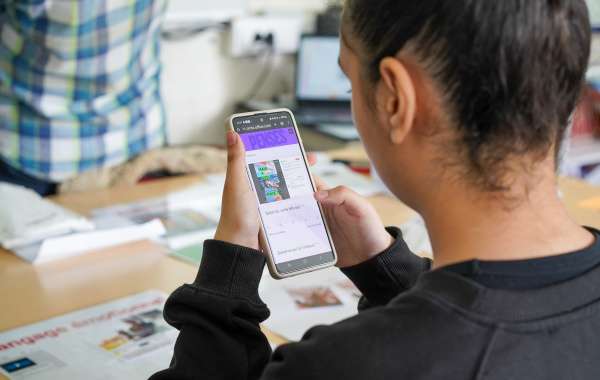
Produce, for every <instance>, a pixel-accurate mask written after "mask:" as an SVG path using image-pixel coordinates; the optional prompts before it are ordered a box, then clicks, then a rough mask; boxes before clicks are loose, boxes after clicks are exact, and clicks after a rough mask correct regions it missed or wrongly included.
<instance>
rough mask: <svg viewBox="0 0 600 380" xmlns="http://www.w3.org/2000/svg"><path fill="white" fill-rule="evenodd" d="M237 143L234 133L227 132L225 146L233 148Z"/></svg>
mask: <svg viewBox="0 0 600 380" xmlns="http://www.w3.org/2000/svg"><path fill="white" fill-rule="evenodd" d="M236 143H237V135H236V134H235V133H234V132H231V131H229V132H227V146H234V145H235V144H236Z"/></svg>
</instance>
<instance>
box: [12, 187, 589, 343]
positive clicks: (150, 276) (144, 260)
mask: <svg viewBox="0 0 600 380" xmlns="http://www.w3.org/2000/svg"><path fill="white" fill-rule="evenodd" d="M199 180H200V179H199V178H197V177H182V178H176V179H169V180H162V181H157V182H153V183H149V184H144V185H138V186H134V187H130V188H119V189H113V190H109V191H101V192H91V193H82V194H75V195H70V196H68V197H57V198H55V199H54V200H55V201H56V202H57V203H59V204H61V205H63V206H66V207H69V208H71V209H73V210H75V211H78V212H80V213H83V214H87V213H89V211H90V210H92V209H94V208H97V207H105V206H109V205H111V204H116V203H123V202H132V201H135V200H140V199H147V198H152V197H157V196H160V195H163V194H165V193H167V192H172V191H177V190H180V189H182V188H184V187H187V186H190V185H193V184H194V183H196V182H197V181H199ZM561 188H562V189H563V192H564V197H565V201H566V203H567V205H568V207H569V209H570V211H571V213H572V214H573V216H574V217H575V218H576V219H577V221H578V222H579V223H581V224H585V225H588V226H593V227H597V228H600V212H598V211H593V210H585V209H581V208H579V207H578V204H579V203H580V201H581V200H584V199H588V198H592V197H597V196H600V188H594V187H591V186H588V185H586V184H584V183H582V182H579V181H576V180H571V179H564V180H562V181H561ZM371 201H372V203H373V205H374V206H375V208H376V209H377V210H378V212H379V213H380V215H381V216H382V218H383V220H384V222H385V224H386V225H399V224H402V223H404V222H405V221H406V220H408V219H409V218H410V217H411V216H412V215H414V212H413V211H411V210H409V209H408V208H407V207H406V206H403V205H402V204H400V203H399V202H397V201H395V200H393V199H391V198H388V197H384V196H380V197H375V198H372V199H371ZM196 271H197V268H195V267H194V266H192V265H190V264H187V263H184V262H181V261H178V260H176V259H173V258H170V257H168V256H167V255H166V252H165V251H164V250H163V249H162V248H160V247H158V246H156V245H154V244H151V243H147V242H139V243H133V244H128V245H125V246H122V247H119V248H116V249H110V250H107V251H104V252H96V253H90V254H87V255H84V256H80V257H75V258H70V259H66V260H63V261H59V262H55V263H49V264H45V265H40V266H32V265H29V264H27V263H25V262H23V261H21V260H20V259H18V258H16V257H15V256H13V255H12V254H10V253H8V252H5V251H0V294H2V297H0V331H4V330H8V329H12V328H16V327H19V326H23V325H27V324H30V323H34V322H38V321H41V320H44V319H48V318H51V317H56V316H59V315H62V314H65V313H69V312H72V311H75V310H78V309H82V308H86V307H90V306H93V305H97V304H100V303H104V302H107V301H111V300H114V299H116V298H121V297H124V296H128V295H132V294H135V293H138V292H141V291H144V290H148V289H157V290H161V291H164V292H166V293H171V292H172V291H173V290H175V289H176V288H177V287H179V286H180V285H182V284H183V283H186V282H191V281H193V280H194V278H195V276H196ZM267 335H268V336H269V339H270V340H271V341H272V342H274V343H282V342H284V340H283V339H281V338H279V337H277V336H276V335H274V334H270V333H267Z"/></svg>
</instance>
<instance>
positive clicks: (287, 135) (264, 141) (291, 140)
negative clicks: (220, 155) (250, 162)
mask: <svg viewBox="0 0 600 380" xmlns="http://www.w3.org/2000/svg"><path fill="white" fill-rule="evenodd" d="M240 137H241V138H242V141H243V142H244V146H245V147H246V150H247V151H252V150H259V149H267V148H275V147H278V146H284V145H293V144H298V137H296V132H295V131H294V128H282V129H271V130H268V131H262V132H250V133H241V134H240Z"/></svg>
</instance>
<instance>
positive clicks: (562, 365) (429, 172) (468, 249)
mask: <svg viewBox="0 0 600 380" xmlns="http://www.w3.org/2000/svg"><path fill="white" fill-rule="evenodd" d="M343 20H344V21H343V27H342V30H341V36H342V38H341V40H342V43H341V45H342V46H341V56H340V65H341V67H342V69H343V71H344V72H345V73H346V75H347V76H348V77H349V78H350V81H351V82H352V87H353V110H354V117H355V122H356V126H357V128H358V130H359V132H360V134H361V137H362V139H363V141H364V145H365V148H366V150H367V152H368V153H369V156H370V158H371V160H372V161H373V164H374V165H375V167H376V168H377V170H378V172H379V173H380V174H381V176H382V178H383V180H384V181H385V183H386V184H387V185H388V187H389V188H390V190H391V191H392V192H393V193H394V194H395V195H396V196H397V197H398V198H399V199H400V200H401V201H403V202H405V203H406V204H407V205H409V206H411V207H412V208H414V209H415V210H417V211H418V212H419V213H420V214H421V215H422V216H423V217H424V219H425V221H426V223H427V228H428V230H429V233H430V236H431V240H432V245H433V249H434V257H435V261H434V262H433V263H432V262H430V261H429V260H426V259H421V258H419V257H417V256H415V255H413V254H412V253H411V252H409V250H408V249H407V247H406V245H405V244H404V243H403V241H402V236H401V234H400V232H399V231H398V230H397V229H394V228H389V229H387V230H386V229H385V228H384V227H383V225H382V223H381V221H380V220H379V218H378V217H377V214H376V213H375V212H374V210H373V209H372V208H371V206H369V204H368V203H367V202H366V201H365V200H364V199H362V198H360V197H359V196H358V195H356V194H354V193H353V192H351V191H350V190H348V189H344V188H336V189H329V190H326V189H323V188H322V189H321V190H320V191H319V192H318V193H317V194H316V195H315V196H316V198H317V199H318V200H319V201H320V202H321V203H322V205H323V207H324V208H325V211H326V214H327V217H328V220H329V224H330V226H331V227H332V233H333V235H334V241H335V245H336V247H337V250H338V252H339V256H340V260H339V266H340V268H341V270H342V271H343V272H344V273H345V274H346V275H347V276H348V277H349V278H350V279H351V280H352V281H353V282H354V283H355V284H356V285H357V286H358V287H359V288H360V290H361V291H362V292H363V294H364V300H363V301H362V302H361V311H362V312H361V313H360V314H359V315H358V316H356V317H354V318H351V319H349V320H347V321H344V322H341V323H338V324H336V325H333V326H328V327H317V328H314V329H312V330H311V331H309V332H308V333H307V334H306V335H305V337H304V339H303V340H302V341H301V342H299V343H296V344H290V345H286V346H283V347H280V348H279V349H277V350H276V351H275V353H274V354H273V355H271V350H270V348H269V345H268V343H267V340H266V339H265V337H264V335H263V334H262V333H261V331H260V328H259V323H260V322H261V321H263V320H265V319H266V318H267V317H268V315H269V311H268V309H267V306H266V305H264V304H263V303H262V302H261V300H260V298H259V297H258V294H257V286H258V283H259V281H260V276H261V274H262V271H263V267H264V259H263V257H262V256H261V253H260V252H259V251H258V249H259V242H258V232H259V222H258V215H257V211H256V207H255V200H254V195H253V194H252V193H251V191H250V190H249V188H248V185H247V180H246V178H245V174H244V165H245V164H244V149H243V146H242V145H243V144H242V143H241V142H240V139H239V137H238V136H237V135H235V134H232V133H230V134H229V135H228V145H229V168H228V173H227V184H226V188H225V194H224V199H223V200H224V201H223V214H222V219H221V222H220V225H219V228H218V232H217V234H216V237H215V240H212V241H207V242H206V243H205V253H204V258H203V261H202V265H201V267H200V272H199V275H198V277H197V279H196V281H195V282H194V284H192V285H186V286H184V287H182V288H180V289H179V290H177V291H176V292H175V293H174V294H173V295H172V296H171V298H170V300H169V301H168V303H167V306H166V310H165V316H166V318H167V321H168V322H169V323H171V324H172V325H173V326H175V327H177V328H178V329H180V331H181V334H180V337H179V340H178V342H177V346H176V349H175V356H174V358H173V362H172V365H171V367H170V368H169V369H167V370H165V371H163V372H161V373H159V374H157V375H155V377H154V379H192V378H202V379H281V380H283V379H286V380H289V379H411V380H412V379H483V378H485V379H528V380H535V379H540V380H541V379H544V380H548V379H597V378H600V363H598V360H597V358H598V355H600V333H599V332H598V331H600V318H599V317H600V302H599V299H600V298H599V296H598V292H597V289H599V288H600V266H599V265H600V243H599V242H598V235H599V234H600V232H598V231H595V230H592V229H586V228H583V227H581V226H579V225H577V224H576V223H575V222H574V221H573V220H572V219H571V218H570V217H569V216H568V215H567V212H566V210H565V207H564V206H563V204H562V202H561V201H560V199H559V197H558V195H557V194H558V189H557V181H556V175H555V172H556V161H557V160H556V156H557V152H558V150H559V148H560V145H561V139H562V137H563V135H564V133H565V130H566V129H567V126H568V124H569V119H570V115H571V114H572V112H573V109H574V107H575V105H576V103H577V100H578V97H579V95H580V92H581V89H582V84H583V82H584V77H585V72H586V68H587V62H588V58H589V45H590V27H589V25H590V23H589V19H588V13H587V8H586V4H585V2H584V0H502V1H485V0H455V1H443V0H421V1H418V2H410V1H399V0H377V1H373V0H349V1H347V4H346V7H345V12H344V17H343Z"/></svg>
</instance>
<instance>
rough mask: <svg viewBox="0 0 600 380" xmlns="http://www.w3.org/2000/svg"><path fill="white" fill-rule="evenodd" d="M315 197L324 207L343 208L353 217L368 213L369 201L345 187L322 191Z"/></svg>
mask: <svg viewBox="0 0 600 380" xmlns="http://www.w3.org/2000/svg"><path fill="white" fill-rule="evenodd" d="M315 197H316V199H317V200H318V201H319V202H320V203H321V204H322V205H323V206H324V207H343V208H344V210H346V212H347V213H348V214H350V215H352V216H356V217H361V216H363V215H364V214H366V212H367V205H366V202H367V201H366V200H365V199H364V198H363V197H361V196H360V195H358V194H357V193H355V192H354V191H352V190H350V189H348V188H347V187H344V186H339V187H336V188H334V189H331V190H321V191H319V192H317V193H316V194H315Z"/></svg>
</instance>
